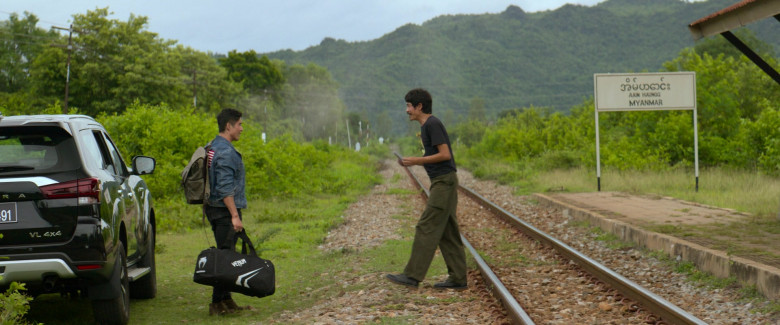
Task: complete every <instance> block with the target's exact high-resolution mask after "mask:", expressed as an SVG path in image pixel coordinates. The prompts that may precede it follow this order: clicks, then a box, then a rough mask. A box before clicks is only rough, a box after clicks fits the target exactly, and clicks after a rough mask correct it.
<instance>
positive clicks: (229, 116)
mask: <svg viewBox="0 0 780 325" xmlns="http://www.w3.org/2000/svg"><path fill="white" fill-rule="evenodd" d="M241 115H243V114H241V112H239V111H237V110H234V109H232V108H225V109H223V110H222V111H221V112H219V114H217V125H218V126H219V132H224V131H225V128H226V127H227V124H228V123H230V125H233V124H235V123H236V122H238V120H240V119H241Z"/></svg>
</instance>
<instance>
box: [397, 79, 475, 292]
mask: <svg viewBox="0 0 780 325" xmlns="http://www.w3.org/2000/svg"><path fill="white" fill-rule="evenodd" d="M405 99H406V114H408V115H409V120H410V121H417V122H419V123H420V131H421V132H420V137H421V138H422V143H423V147H424V148H425V154H424V155H423V157H404V158H402V159H399V160H398V163H399V164H401V165H402V166H412V165H423V167H425V171H426V172H427V173H428V177H430V179H431V188H430V197H429V198H428V203H427V205H426V207H425V211H423V213H422V215H421V216H420V220H419V221H418V222H417V226H416V227H415V233H414V243H413V244H412V255H411V256H410V257H409V262H408V263H407V264H406V268H405V269H404V272H403V273H401V274H388V275H387V279H389V280H390V281H393V282H395V283H398V284H403V285H406V286H411V287H417V286H418V285H419V283H420V281H422V280H423V279H424V278H425V275H426V273H427V272H428V267H429V266H430V265H431V261H432V260H433V255H434V253H436V247H439V249H440V250H441V253H442V256H443V257H444V262H445V263H446V264H447V273H448V274H449V277H448V278H447V280H446V281H444V282H439V283H436V284H434V286H433V287H434V288H437V289H466V288H467V281H466V253H465V251H464V249H463V242H462V241H461V239H460V230H459V228H458V221H457V218H456V217H455V210H456V208H457V205H458V176H457V169H456V168H455V158H454V156H453V155H452V148H451V147H450V138H449V135H447V130H446V129H445V128H444V124H442V122H441V120H439V119H438V118H436V117H435V116H433V115H431V114H432V113H433V110H432V104H433V100H432V99H431V94H430V93H428V92H427V91H426V90H424V89H420V88H417V89H412V90H410V91H409V92H408V93H407V94H406V97H405Z"/></svg>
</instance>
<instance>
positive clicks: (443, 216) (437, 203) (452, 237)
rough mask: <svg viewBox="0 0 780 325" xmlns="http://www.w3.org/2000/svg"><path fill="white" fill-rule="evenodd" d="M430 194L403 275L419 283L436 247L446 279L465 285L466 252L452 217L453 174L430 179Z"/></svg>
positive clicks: (455, 196)
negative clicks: (445, 270)
mask: <svg viewBox="0 0 780 325" xmlns="http://www.w3.org/2000/svg"><path fill="white" fill-rule="evenodd" d="M430 193H431V194H430V197H429V198H428V203H427V204H426V206H425V211H423V213H422V215H421V216H420V220H419V221H418V222H417V226H416V227H415V233H414V243H413V244H412V255H411V256H410V257H409V262H408V263H407V264H406V268H405V269H404V274H405V275H406V276H408V277H410V278H412V279H415V280H418V281H422V280H423V279H424V278H425V275H426V273H428V268H429V267H430V266H431V261H433V255H434V254H435V253H436V247H438V248H439V249H440V250H441V254H442V256H443V257H444V262H445V263H446V264H447V273H448V274H449V279H448V280H449V281H452V282H455V283H466V252H465V250H464V248H463V241H461V239H460V229H459V228H458V220H457V218H456V217H455V210H456V208H457V206H458V176H457V173H455V172H452V173H449V174H445V175H441V176H436V177H434V178H432V179H431V189H430Z"/></svg>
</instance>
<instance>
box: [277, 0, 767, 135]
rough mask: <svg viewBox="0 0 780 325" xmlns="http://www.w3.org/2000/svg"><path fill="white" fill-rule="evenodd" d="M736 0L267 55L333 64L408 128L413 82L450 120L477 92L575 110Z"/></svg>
mask: <svg viewBox="0 0 780 325" xmlns="http://www.w3.org/2000/svg"><path fill="white" fill-rule="evenodd" d="M733 2H734V1H733V0H710V1H706V2H693V3H688V2H684V1H680V0H608V1H605V2H602V3H600V4H598V5H595V6H591V7H587V6H580V5H571V4H568V5H565V6H563V7H561V8H558V9H556V10H552V11H544V12H535V13H527V12H525V11H523V10H522V9H521V8H519V7H516V6H509V7H508V8H507V9H506V10H505V11H504V12H502V13H499V14H481V15H446V16H439V17H436V18H434V19H431V20H429V21H427V22H425V23H423V24H422V25H415V24H407V25H404V26H401V27H399V28H398V29H396V30H395V31H393V32H391V33H388V34H386V35H384V36H382V37H381V38H378V39H376V40H372V41H366V42H346V41H344V40H336V39H332V38H326V39H324V40H323V41H322V42H321V43H320V44H319V45H318V46H313V47H310V48H308V49H306V50H303V51H297V52H295V51H291V50H286V51H278V52H273V53H266V55H268V57H269V58H272V59H282V60H285V61H287V62H288V63H290V64H292V63H301V64H306V63H308V62H314V63H316V64H318V65H321V66H324V67H327V68H328V69H329V70H330V72H331V73H332V74H333V77H334V79H335V80H336V81H337V82H338V83H339V84H340V85H341V90H340V96H341V98H342V100H343V101H344V102H345V103H346V105H347V109H348V110H349V111H351V112H358V113H361V114H363V115H364V116H365V117H366V118H368V119H369V120H370V121H372V122H373V123H377V122H380V121H381V123H388V122H390V123H392V128H393V130H394V131H396V132H398V131H402V130H404V129H405V128H407V124H408V121H406V120H405V119H404V117H405V116H404V115H403V113H401V112H402V111H403V109H404V105H403V95H404V94H405V93H406V91H407V90H409V89H410V88H413V87H424V88H427V89H428V90H430V91H431V93H432V94H433V96H434V113H435V114H436V115H439V116H441V117H443V119H445V120H446V121H448V122H460V121H462V120H463V119H464V118H465V117H466V116H467V111H468V108H469V106H470V103H471V102H472V100H474V99H475V98H480V99H482V100H484V103H485V108H486V111H487V114H488V116H496V115H497V114H498V113H500V112H502V111H506V110H510V109H515V108H521V107H527V106H530V105H534V106H548V107H552V108H554V109H555V110H561V111H566V110H568V109H569V108H570V107H571V106H573V105H575V104H579V103H581V102H582V101H583V100H584V99H585V98H588V97H591V96H592V95H593V74H594V73H607V72H615V73H618V72H641V71H658V70H659V69H661V66H662V63H663V62H666V61H669V60H671V59H673V58H675V57H676V56H677V55H678V54H679V52H680V50H682V49H683V48H685V47H692V46H693V45H694V41H693V38H692V37H691V35H690V33H689V31H688V28H687V25H688V24H689V23H691V22H693V21H694V20H697V19H699V18H701V17H704V16H707V15H709V14H711V13H713V12H715V11H718V10H721V9H723V8H725V7H726V6H728V5H730V4H731V3H733ZM769 23H776V22H775V21H770V19H766V20H764V21H763V22H760V23H756V24H753V25H751V26H750V27H751V29H753V30H754V31H755V33H756V35H757V37H758V38H759V39H761V40H763V41H765V42H769V43H770V44H771V45H773V46H774V47H775V48H776V49H777V48H780V39H778V38H777V37H776V28H775V27H776V26H772V25H769ZM773 28H774V29H775V30H773ZM775 52H778V51H775ZM388 118H389V120H390V121H387V120H388Z"/></svg>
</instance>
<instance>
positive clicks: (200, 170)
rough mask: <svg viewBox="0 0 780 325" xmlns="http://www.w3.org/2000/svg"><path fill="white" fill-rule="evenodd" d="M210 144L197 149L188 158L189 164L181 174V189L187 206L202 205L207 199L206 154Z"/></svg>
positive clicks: (207, 172)
mask: <svg viewBox="0 0 780 325" xmlns="http://www.w3.org/2000/svg"><path fill="white" fill-rule="evenodd" d="M210 149H211V142H209V144H207V145H206V146H205V147H198V148H197V149H195V152H194V153H193V154H192V158H190V162H189V163H188V164H187V166H185V167H184V170H182V172H181V187H182V189H184V198H186V199H187V203H188V204H204V203H206V202H207V201H208V197H209V191H210V187H209V169H208V167H209V166H208V165H209V161H208V152H209V150H210Z"/></svg>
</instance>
